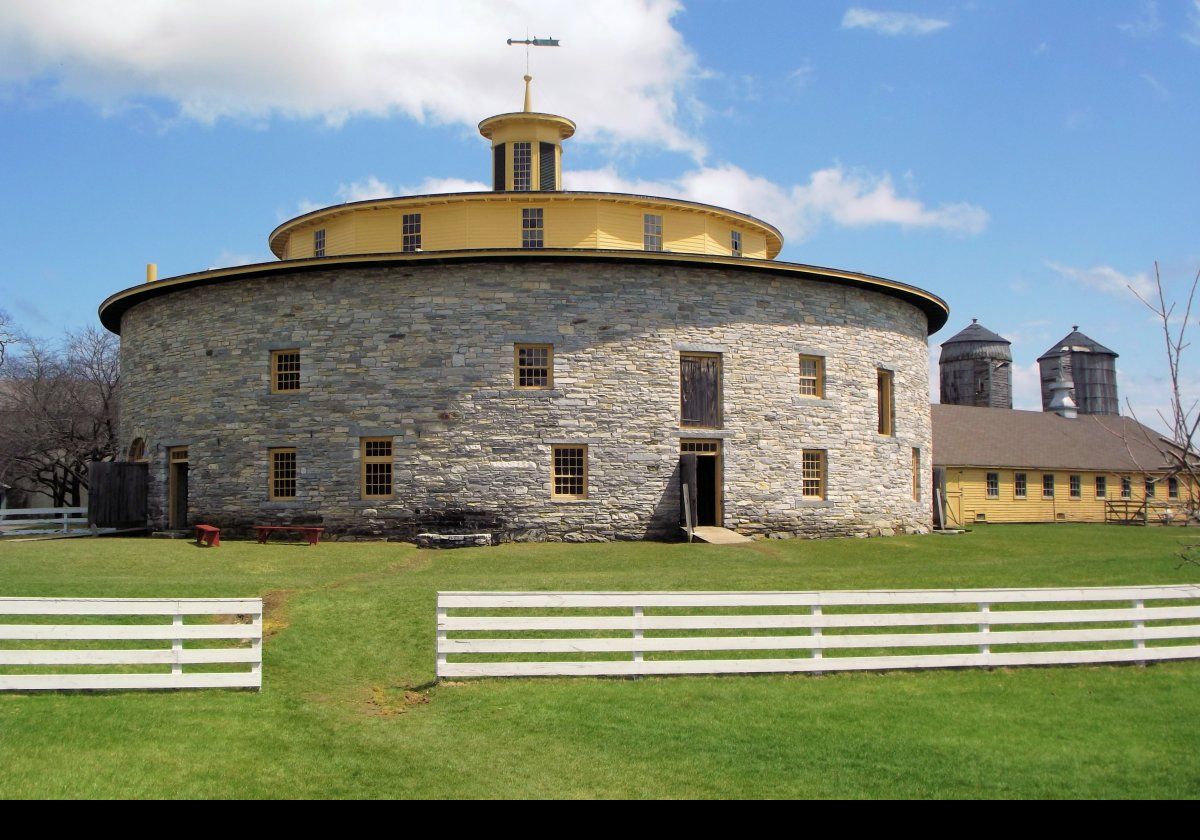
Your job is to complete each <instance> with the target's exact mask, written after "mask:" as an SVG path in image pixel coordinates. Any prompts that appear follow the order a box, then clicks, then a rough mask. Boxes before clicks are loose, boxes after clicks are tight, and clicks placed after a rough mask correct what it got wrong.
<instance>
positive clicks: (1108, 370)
mask: <svg viewBox="0 0 1200 840" xmlns="http://www.w3.org/2000/svg"><path fill="white" fill-rule="evenodd" d="M1038 368H1039V369H1040V370H1041V378H1042V410H1043V411H1049V410H1050V409H1049V406H1050V398H1051V396H1052V394H1051V392H1050V386H1051V384H1053V382H1054V380H1055V379H1056V378H1058V374H1059V370H1060V369H1061V370H1062V372H1063V375H1064V378H1066V379H1069V380H1071V381H1072V382H1074V383H1075V387H1074V389H1072V391H1071V397H1072V398H1073V399H1074V400H1075V405H1076V406H1077V407H1078V410H1079V413H1080V414H1120V413H1121V401H1120V399H1119V398H1118V396H1117V354H1116V353H1115V352H1113V351H1112V350H1109V349H1108V348H1107V347H1105V346H1104V345H1103V344H1100V343H1099V342H1097V341H1095V340H1093V339H1091V338H1088V337H1087V336H1086V335H1084V334H1083V333H1081V332H1080V331H1079V327H1077V326H1076V327H1072V328H1071V332H1070V333H1068V334H1067V335H1066V336H1065V337H1064V338H1063V339H1062V340H1060V341H1057V342H1055V343H1054V346H1052V347H1051V348H1050V349H1049V350H1047V351H1046V352H1045V353H1043V354H1042V355H1041V356H1040V357H1039V358H1038Z"/></svg>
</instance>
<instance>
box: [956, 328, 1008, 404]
mask: <svg viewBox="0 0 1200 840" xmlns="http://www.w3.org/2000/svg"><path fill="white" fill-rule="evenodd" d="M1011 346H1012V342H1010V341H1009V340H1008V339H1006V338H1004V337H1002V336H999V335H996V333H994V332H992V331H991V330H989V329H987V328H986V327H984V326H981V325H980V324H979V321H978V320H975V319H972V321H971V325H970V326H968V327H967V328H966V329H965V330H963V331H962V332H960V333H959V334H958V335H956V336H954V337H953V338H951V339H949V340H947V341H944V342H942V354H941V356H940V358H939V360H938V367H939V369H940V372H941V383H942V387H941V398H940V399H941V402H942V403H945V404H947V405H974V406H978V407H981V408H1012V351H1011V350H1010V349H1009V348H1010V347H1011Z"/></svg>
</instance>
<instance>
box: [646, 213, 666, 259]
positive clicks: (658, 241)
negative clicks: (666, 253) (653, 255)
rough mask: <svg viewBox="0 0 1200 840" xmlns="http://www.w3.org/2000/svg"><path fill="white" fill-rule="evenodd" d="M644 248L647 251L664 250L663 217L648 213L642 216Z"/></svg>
mask: <svg viewBox="0 0 1200 840" xmlns="http://www.w3.org/2000/svg"><path fill="white" fill-rule="evenodd" d="M642 247H644V248H645V249H646V250H647V251H661V250H662V249H663V223H662V216H656V215H654V214H653V213H647V214H645V215H644V216H642Z"/></svg>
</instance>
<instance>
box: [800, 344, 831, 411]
mask: <svg viewBox="0 0 1200 840" xmlns="http://www.w3.org/2000/svg"><path fill="white" fill-rule="evenodd" d="M800 396H802V397H815V398H817V399H819V400H820V399H824V398H825V357H824V356H805V355H803V354H801V356H800Z"/></svg>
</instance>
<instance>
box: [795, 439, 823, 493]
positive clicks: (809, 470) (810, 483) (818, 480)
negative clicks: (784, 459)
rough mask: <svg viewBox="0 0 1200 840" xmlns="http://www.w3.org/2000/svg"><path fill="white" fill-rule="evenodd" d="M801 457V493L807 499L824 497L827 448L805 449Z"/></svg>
mask: <svg viewBox="0 0 1200 840" xmlns="http://www.w3.org/2000/svg"><path fill="white" fill-rule="evenodd" d="M801 458H802V461H801V473H800V484H801V494H802V495H803V496H804V498H806V499H824V498H825V450H824V449H805V450H804V451H803V454H802V456H801Z"/></svg>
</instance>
